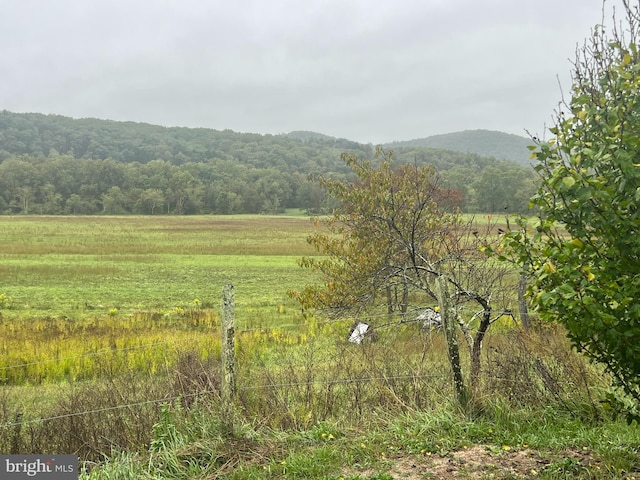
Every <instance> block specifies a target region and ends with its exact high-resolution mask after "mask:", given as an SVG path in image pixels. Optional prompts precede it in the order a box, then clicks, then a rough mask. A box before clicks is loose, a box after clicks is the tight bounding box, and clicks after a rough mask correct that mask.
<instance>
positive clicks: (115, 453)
mask: <svg viewBox="0 0 640 480" xmlns="http://www.w3.org/2000/svg"><path fill="white" fill-rule="evenodd" d="M485 217H486V216H485ZM479 221H480V220H479ZM314 228H315V227H314V226H313V224H312V223H311V222H310V221H309V219H307V218H305V217H301V216H293V215H287V216H284V215H283V216H237V217H218V216H201V217H164V216H157V217H36V216H34V217H28V216H25V217H22V216H21V217H0V245H2V247H0V452H2V453H8V452H9V451H11V450H12V449H16V451H20V452H29V453H41V452H45V451H46V452H52V453H53V452H57V453H73V452H77V453H78V454H79V455H80V456H81V459H82V460H83V461H86V462H87V463H86V464H85V465H86V467H87V468H91V467H96V465H95V464H94V463H93V462H101V465H100V466H99V468H91V472H90V473H87V474H86V475H83V478H91V479H105V480H110V479H129V478H136V479H138V478H139V479H148V478H175V479H191V478H196V479H203V480H204V479H213V478H233V479H245V478H246V479H250V478H251V479H255V478H274V479H276V478H278V479H280V478H291V479H294V478H295V479H299V478H319V479H320V478H321V479H335V480H338V479H349V480H363V479H369V480H391V479H395V478H398V479H400V478H403V479H410V480H413V479H416V480H417V479H424V478H443V479H449V478H450V479H454V478H477V479H485V478H487V479H488V478H504V479H516V478H547V479H556V478H557V479H560V478H562V479H567V478H595V479H621V480H622V479H635V478H640V476H639V475H638V472H639V471H640V458H639V453H638V452H640V430H638V428H637V426H635V425H632V426H627V425H626V424H624V422H622V421H620V420H616V419H614V418H613V417H612V416H611V415H610V414H609V413H608V412H607V411H605V410H604V409H603V408H602V405H601V404H600V403H599V400H600V398H601V395H602V394H603V393H604V392H606V391H607V388H608V379H607V378H606V376H603V375H602V372H601V370H600V369H598V368H596V367H594V366H593V365H590V364H589V363H588V362H587V361H586V360H585V359H584V358H583V357H580V356H579V355H577V354H576V353H575V352H572V351H571V349H570V348H569V346H568V342H567V341H566V339H565V338H564V335H563V333H562V332H561V331H560V330H559V329H555V328H550V327H540V329H539V330H537V331H532V332H523V331H521V330H519V329H517V328H512V327H513V326H509V325H506V324H505V325H503V326H502V328H499V329H497V328H496V329H493V330H492V331H491V333H490V335H488V337H487V339H486V340H485V345H486V348H485V353H484V356H483V365H484V370H483V377H482V382H481V386H480V388H479V390H478V391H477V392H475V397H474V403H473V405H471V406H469V408H468V409H466V410H465V409H462V408H461V407H460V406H459V405H456V404H455V402H454V401H453V400H452V398H453V397H452V387H451V381H450V378H449V375H450V372H449V367H448V364H447V361H446V358H447V357H446V349H445V346H444V341H443V338H442V335H440V334H439V333H438V332H432V331H425V330H421V329H419V328H418V327H417V326H416V325H415V324H402V325H395V326H393V327H389V328H382V329H380V330H379V332H378V334H377V337H376V341H375V342H373V343H368V344H366V345H357V346H356V345H352V344H349V343H348V342H347V341H346V334H347V333H348V328H349V325H350V323H351V321H350V320H349V319H347V320H344V321H341V322H329V321H326V319H322V318H316V317H314V316H313V315H309V316H304V315H302V312H301V311H300V308H299V306H298V305H297V304H296V303H295V302H294V301H293V300H292V299H290V298H289V296H288V295H287V292H288V291H289V290H292V289H300V288H301V287H302V286H303V285H304V284H305V283H308V282H312V281H313V280H314V278H313V277H312V275H311V274H310V273H309V272H308V271H307V270H304V269H301V268H300V267H298V265H297V263H296V261H297V259H298V258H300V257H301V256H303V255H310V254H313V253H314V252H313V251H312V250H311V248H310V247H309V246H308V245H307V243H306V241H305V239H306V237H307V235H308V234H310V233H312V232H313V230H314ZM226 283H233V284H234V286H235V295H236V298H235V300H236V309H235V314H236V329H237V332H236V334H237V335H236V355H237V362H238V363H237V369H238V377H237V379H238V392H237V398H236V407H237V415H238V418H237V425H236V431H235V434H234V435H233V436H232V437H229V436H228V434H225V433H223V429H222V428H221V424H220V418H219V416H218V413H219V408H220V396H219V392H218V388H219V376H220V373H219V372H220V363H219V362H220V331H219V330H220V329H219V325H220V303H221V291H222V286H223V285H224V284H226ZM388 320H389V319H376V320H374V321H377V322H378V323H379V324H380V323H385V322H387V321H388ZM464 348H465V347H464V346H463V347H462V351H463V352H464ZM463 356H464V355H463ZM467 367H468V363H465V361H464V359H463V368H464V369H465V371H466V369H467ZM18 413H20V414H21V415H23V417H22V418H23V419H24V423H19V422H18V423H13V421H14V419H15V418H17V414H18Z"/></svg>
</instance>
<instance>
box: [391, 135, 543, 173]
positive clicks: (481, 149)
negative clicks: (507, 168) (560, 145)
mask: <svg viewBox="0 0 640 480" xmlns="http://www.w3.org/2000/svg"><path fill="white" fill-rule="evenodd" d="M532 144H533V142H532V141H531V140H530V139H528V138H525V137H521V136H519V135H513V134H510V133H503V132H495V131H491V130H465V131H464V132H454V133H446V134H444V135H433V136H431V137H426V138H418V139H415V140H407V141H403V142H393V143H390V144H388V145H387V146H388V147H389V148H398V147H430V148H442V149H445V150H454V151H456V152H463V153H476V154H478V155H484V156H487V157H494V158H498V159H503V160H512V161H514V162H516V163H519V164H520V165H524V166H526V165H529V164H530V159H529V155H530V153H531V152H530V151H529V150H528V149H527V147H528V146H529V145H532Z"/></svg>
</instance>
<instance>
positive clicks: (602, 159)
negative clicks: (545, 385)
mask: <svg viewBox="0 0 640 480" xmlns="http://www.w3.org/2000/svg"><path fill="white" fill-rule="evenodd" d="M614 23H615V22H614ZM623 23H624V22H623ZM619 28H621V27H614V28H613V29H611V30H609V31H608V30H607V29H606V28H605V26H603V25H601V26H598V27H596V28H595V29H594V31H593V34H592V36H591V38H590V39H589V40H587V42H585V44H584V46H583V47H581V48H580V49H578V51H577V56H576V61H575V62H574V67H573V72H572V73H573V87H572V91H571V99H570V100H569V101H564V102H563V103H561V105H560V107H559V110H558V112H557V115H556V117H555V125H554V126H553V128H551V129H550V131H551V133H552V134H553V135H554V137H553V138H550V139H549V140H546V141H538V143H537V146H534V147H532V149H533V150H534V153H533V157H534V158H535V159H536V161H537V163H536V165H535V169H536V170H537V172H538V174H539V175H540V179H541V183H540V187H539V189H538V192H537V193H536V195H535V196H534V197H533V198H532V200H531V202H532V204H533V205H534V206H535V207H536V208H537V209H538V211H539V218H537V220H536V221H535V223H534V224H531V222H529V223H527V221H526V219H524V218H520V219H518V221H517V227H514V228H512V229H511V231H510V232H509V233H508V235H507V245H508V246H509V247H510V248H509V250H508V251H509V252H510V253H509V255H513V257H512V259H513V260H515V261H516V262H518V263H520V264H521V265H522V266H523V268H524V270H525V272H526V273H527V274H528V275H529V276H530V278H531V279H532V283H533V285H532V293H533V301H534V302H535V305H536V306H537V309H538V311H539V313H540V315H541V316H542V317H543V318H544V319H547V320H551V321H556V322H559V323H561V324H562V325H564V326H565V327H566V329H567V332H568V336H569V337H570V339H571V341H572V343H573V345H574V346H575V347H576V348H577V350H578V351H581V352H583V353H585V354H586V355H587V356H589V357H590V358H591V359H593V360H595V361H596V362H598V363H600V364H602V365H604V367H605V368H606V370H607V371H608V372H609V373H610V374H612V376H613V378H614V379H615V383H616V384H617V385H618V386H620V387H622V388H623V389H624V391H626V393H627V394H629V395H631V396H632V397H633V398H634V399H635V400H636V402H637V403H638V404H639V405H640V163H639V159H640V53H639V51H638V29H639V28H640V17H639V16H638V10H637V9H632V8H630V7H629V5H628V4H626V25H625V26H624V31H621V30H619ZM505 256H506V255H505Z"/></svg>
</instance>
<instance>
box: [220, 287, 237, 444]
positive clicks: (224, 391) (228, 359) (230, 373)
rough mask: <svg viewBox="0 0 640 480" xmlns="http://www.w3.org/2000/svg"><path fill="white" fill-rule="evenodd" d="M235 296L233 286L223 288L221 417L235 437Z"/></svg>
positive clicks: (227, 429) (227, 432) (228, 430)
mask: <svg viewBox="0 0 640 480" xmlns="http://www.w3.org/2000/svg"><path fill="white" fill-rule="evenodd" d="M234 323H235V294H234V290H233V285H232V284H227V285H224V286H223V287H222V383H221V397H222V405H221V408H220V416H221V420H222V428H223V430H224V432H225V433H226V434H230V435H233V433H234V429H233V424H234V408H233V404H234V397H235V393H236V372H235V370H236V369H235V349H234V328H235V327H234Z"/></svg>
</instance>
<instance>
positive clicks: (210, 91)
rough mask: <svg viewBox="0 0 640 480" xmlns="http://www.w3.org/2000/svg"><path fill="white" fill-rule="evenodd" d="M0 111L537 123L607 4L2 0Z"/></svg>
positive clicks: (435, 124)
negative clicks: (576, 50) (579, 47)
mask: <svg viewBox="0 0 640 480" xmlns="http://www.w3.org/2000/svg"><path fill="white" fill-rule="evenodd" d="M0 10H1V11H2V15H1V16H0V58H2V59H3V60H2V64H1V66H0V75H1V76H2V81H1V82H0V108H4V109H7V110H11V111H17V112H22V111H35V112H43V113H56V114H61V115H68V116H72V117H98V118H108V119H114V120H133V121H143V122H149V123H157V124H162V125H168V126H171V125H180V126H191V127H208V128H216V129H225V128H230V129H233V130H236V131H247V132H256V133H283V132H287V131H291V130H313V131H318V132H322V133H326V134H329V135H335V136H339V137H346V138H350V139H353V140H358V141H362V142H372V143H378V142H385V141H390V140H404V139H411V138H418V137H425V136H428V135H433V134H437V133H445V132H452V131H458V130H464V129H473V128H487V129H495V130H502V131H506V132H511V133H518V134H523V133H524V130H525V129H528V130H531V131H532V132H541V131H542V129H543V126H544V123H545V122H548V120H549V119H550V118H551V115H552V113H553V109H554V107H555V106H556V105H557V102H558V101H559V100H560V88H559V86H558V82H557V79H556V77H557V76H559V78H560V80H561V82H562V83H563V84H564V85H565V87H566V86H568V82H569V72H570V69H571V63H570V59H571V58H573V55H574V52H575V47H576V44H579V43H582V42H583V40H584V39H585V38H586V37H588V36H589V33H590V28H591V27H592V26H593V25H594V24H596V23H598V22H599V21H600V20H601V10H602V6H601V1H600V0H563V1H561V2H558V1H557V0H553V1H552V0H519V1H517V2H516V1H513V0H485V1H480V2H479V1H475V0H423V1H418V0H415V1H412V0H394V1H391V0H388V1H387V0H384V1H382V0H378V1H364V0H344V1H338V0H305V1H302V0H299V1H296V0H270V1H257V0H256V1H250V0H239V1H236V2H228V1H226V2H221V1H218V0H214V1H207V0H182V1H169V0H156V1H154V2H148V1H143V0H129V1H126V2H125V1H121V0H109V1H106V0H92V1H90V2H88V1H86V0H58V1H56V2H44V1H39V0H20V1H18V0H0Z"/></svg>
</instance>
